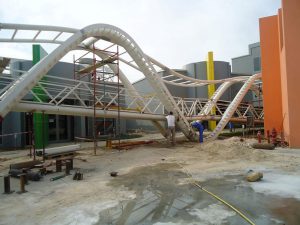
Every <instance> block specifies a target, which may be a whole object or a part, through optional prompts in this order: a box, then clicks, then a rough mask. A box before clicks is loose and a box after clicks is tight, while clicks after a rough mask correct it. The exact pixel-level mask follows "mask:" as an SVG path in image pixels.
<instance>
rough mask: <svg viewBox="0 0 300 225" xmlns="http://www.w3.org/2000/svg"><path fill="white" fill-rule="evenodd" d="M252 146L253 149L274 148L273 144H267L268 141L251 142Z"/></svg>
mask: <svg viewBox="0 0 300 225" xmlns="http://www.w3.org/2000/svg"><path fill="white" fill-rule="evenodd" d="M251 146H252V148H255V149H267V150H274V148H275V145H274V144H269V143H253V144H252V145H251Z"/></svg>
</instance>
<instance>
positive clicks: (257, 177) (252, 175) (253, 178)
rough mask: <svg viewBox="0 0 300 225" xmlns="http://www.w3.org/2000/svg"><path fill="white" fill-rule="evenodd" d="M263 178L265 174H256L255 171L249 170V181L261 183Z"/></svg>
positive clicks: (247, 177)
mask: <svg viewBox="0 0 300 225" xmlns="http://www.w3.org/2000/svg"><path fill="white" fill-rule="evenodd" d="M262 178H263V173H261V172H255V171H253V170H249V171H248V173H247V176H246V179H247V181H249V182H256V181H260V180H261V179H262Z"/></svg>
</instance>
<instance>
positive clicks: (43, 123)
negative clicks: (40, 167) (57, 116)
mask: <svg viewBox="0 0 300 225" xmlns="http://www.w3.org/2000/svg"><path fill="white" fill-rule="evenodd" d="M42 116H43V118H42V138H43V142H42V143H43V161H45V138H46V137H45V111H43V113H42Z"/></svg>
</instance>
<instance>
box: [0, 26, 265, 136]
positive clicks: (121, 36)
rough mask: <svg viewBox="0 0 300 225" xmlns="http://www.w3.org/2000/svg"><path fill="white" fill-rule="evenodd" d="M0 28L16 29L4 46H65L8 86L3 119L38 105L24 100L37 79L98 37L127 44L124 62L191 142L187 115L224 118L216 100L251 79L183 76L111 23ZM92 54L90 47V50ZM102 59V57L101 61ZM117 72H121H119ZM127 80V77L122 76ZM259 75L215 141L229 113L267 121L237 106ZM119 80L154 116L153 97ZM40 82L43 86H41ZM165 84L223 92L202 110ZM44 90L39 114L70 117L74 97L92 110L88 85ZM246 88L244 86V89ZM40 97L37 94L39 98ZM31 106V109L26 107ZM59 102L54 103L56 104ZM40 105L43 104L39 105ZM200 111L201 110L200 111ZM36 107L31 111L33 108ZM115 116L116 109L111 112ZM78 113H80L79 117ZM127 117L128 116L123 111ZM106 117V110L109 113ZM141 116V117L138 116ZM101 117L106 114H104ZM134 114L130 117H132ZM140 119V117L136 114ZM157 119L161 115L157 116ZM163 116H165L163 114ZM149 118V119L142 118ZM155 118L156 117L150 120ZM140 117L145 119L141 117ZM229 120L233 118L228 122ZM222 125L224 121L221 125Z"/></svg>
mask: <svg viewBox="0 0 300 225" xmlns="http://www.w3.org/2000/svg"><path fill="white" fill-rule="evenodd" d="M0 29H12V30H14V32H13V35H12V37H11V38H10V39H1V38H0V42H1V41H2V42H3V41H5V42H32V43H35V42H43V43H55V44H61V45H59V46H58V47H57V48H56V49H55V50H54V51H53V52H52V53H50V54H49V55H48V56H47V57H45V58H44V59H42V60H41V61H40V62H39V63H38V64H36V65H35V66H34V67H33V68H32V69H30V70H29V71H28V72H27V73H25V74H24V75H23V76H21V77H20V78H19V79H18V80H16V81H15V82H13V83H10V84H9V85H7V86H6V87H5V88H3V89H2V90H1V92H0V94H1V93H2V95H1V97H0V99H1V101H0V116H1V117H4V116H5V115H6V114H7V113H8V112H9V111H11V110H20V109H23V110H29V108H28V107H29V106H30V107H33V105H32V104H33V103H24V102H22V103H20V104H18V102H20V101H21V99H22V98H23V97H24V96H25V95H26V94H27V93H28V92H30V91H31V89H32V88H33V87H34V86H35V85H36V84H38V81H39V80H40V79H41V78H42V76H43V75H44V74H46V73H47V72H48V71H49V69H50V68H52V67H53V66H54V64H56V63H57V62H58V61H59V60H60V59H61V58H62V57H63V56H64V55H65V54H66V53H68V52H69V51H71V50H74V49H78V46H80V48H89V46H88V44H87V45H83V44H82V41H84V40H85V39H87V38H89V37H94V38H93V39H92V40H91V41H90V42H88V43H93V42H96V41H97V40H98V39H104V40H106V41H109V42H111V43H113V44H117V45H120V46H122V47H123V48H124V49H125V52H124V53H127V54H128V55H130V57H131V58H132V60H130V61H128V60H123V59H121V58H120V60H121V61H123V62H125V63H127V64H128V65H130V66H132V67H133V68H135V69H137V70H140V71H141V72H142V73H143V74H144V75H145V77H146V79H147V80H148V82H149V83H150V85H151V86H152V88H153V89H154V90H155V92H156V96H157V97H158V98H159V103H158V104H157V105H158V106H157V107H156V109H157V108H159V106H163V107H164V108H166V109H167V110H168V111H173V112H174V114H175V116H177V117H178V118H179V122H178V125H179V127H180V129H181V130H182V132H183V133H184V134H185V136H186V137H188V138H189V139H194V137H195V133H194V131H193V130H192V129H191V127H190V125H189V123H188V119H187V118H188V116H189V115H190V116H192V115H195V113H196V111H197V110H199V109H201V115H200V116H202V115H207V114H208V112H209V111H210V110H211V108H212V107H213V106H216V108H217V110H218V112H220V114H221V115H222V114H223V111H222V108H221V107H220V106H219V105H215V103H216V102H217V100H218V99H219V98H220V96H221V95H222V94H223V93H224V91H225V90H226V89H227V88H228V87H229V86H230V85H231V84H232V83H235V82H244V81H245V79H248V77H245V76H241V77H234V78H227V79H221V80H213V81H207V80H198V79H194V78H191V77H187V76H184V75H182V74H180V73H178V72H176V71H174V70H171V69H170V68H168V67H166V66H165V65H163V64H161V63H160V62H158V61H156V60H155V59H153V58H151V57H150V56H147V55H146V54H144V53H143V52H142V50H141V49H140V47H139V46H138V45H137V44H136V42H135V41H134V40H133V39H132V38H131V37H130V36H129V35H128V34H127V33H125V32H124V31H122V30H121V29H119V28H117V27H114V26H111V25H107V24H94V25H90V26H88V27H85V28H83V29H81V30H77V29H72V28H63V27H55V26H39V25H19V24H0ZM19 30H32V31H33V32H36V33H35V35H33V37H32V38H31V39H19V38H16V37H15V36H16V34H17V32H18V31H19ZM41 31H56V32H58V34H57V35H56V36H55V37H54V38H52V39H51V38H49V39H43V40H41V39H38V37H39V35H40V33H41ZM63 33H71V34H72V36H71V37H69V38H68V39H67V40H66V41H63V42H62V41H58V40H57V39H58V37H60V36H61V35H62V34H63ZM90 50H91V49H90ZM98 55H99V56H100V57H101V55H100V54H99V53H98ZM101 58H103V55H102V57H101ZM131 62H135V64H136V65H134V64H132V63H131ZM154 65H155V66H158V67H159V68H161V69H163V70H165V71H167V72H169V73H170V75H169V76H167V77H164V78H161V77H160V76H159V75H158V74H157V72H156V70H155V68H154ZM115 70H116V68H114V70H113V71H115ZM115 73H116V72H115ZM121 77H122V78H121ZM166 78H171V79H170V80H166ZM259 78H260V76H256V75H255V76H252V77H250V78H249V79H248V80H247V81H246V83H245V84H244V86H243V87H242V89H241V90H240V92H239V93H238V95H237V96H236V98H235V99H234V101H233V102H232V104H231V105H230V107H229V108H227V110H226V111H225V113H224V115H223V118H222V120H221V121H220V122H219V124H218V126H217V128H218V129H217V128H216V129H217V130H215V131H214V132H213V133H212V135H211V136H212V137H216V136H217V135H218V133H219V132H220V131H221V130H222V129H223V128H224V126H225V125H226V123H225V125H224V126H223V123H224V122H223V121H228V115H230V117H231V116H232V115H233V112H235V111H236V112H237V114H238V115H240V117H245V116H246V114H247V113H249V112H251V113H253V114H254V115H256V116H257V117H260V118H262V117H263V112H255V109H254V108H253V107H252V108H251V107H247V109H246V110H244V111H240V109H238V108H237V107H238V105H239V103H240V101H241V100H242V97H241V96H242V95H243V96H244V95H245V94H246V92H247V91H248V90H249V89H253V90H254V91H255V92H256V93H258V92H257V90H258V88H257V86H255V84H254V81H255V80H257V79H259ZM120 79H121V81H122V83H123V84H124V85H125V86H126V88H127V89H129V93H130V95H131V96H135V97H133V102H134V103H136V104H137V105H138V106H139V107H140V108H141V112H142V113H145V112H146V113H148V112H149V113H153V112H151V111H149V108H148V105H149V104H150V102H151V101H153V98H150V100H149V99H148V101H146V102H145V101H144V98H141V97H140V95H139V93H137V92H136V90H135V89H134V87H133V86H132V84H131V83H130V82H129V81H128V79H127V78H126V76H125V75H124V74H123V73H120ZM249 80H250V81H251V85H250V86H249V82H250V81H249ZM40 83H41V82H40ZM164 83H168V84H172V85H176V86H182V87H196V86H203V85H207V84H217V83H223V84H222V85H221V88H220V89H218V90H217V92H216V93H215V94H214V96H213V98H212V99H211V100H210V101H209V102H207V103H206V105H205V106H204V107H203V106H202V103H201V101H200V100H198V99H196V100H194V101H189V100H186V99H185V100H180V99H177V100H176V98H173V97H172V95H171V94H170V92H169V90H168V89H167V88H166V86H165V85H164ZM39 85H40V87H41V88H42V89H43V90H44V92H45V93H46V94H47V95H48V96H49V97H50V99H51V101H50V102H49V103H50V104H42V103H39V104H35V106H34V107H35V109H36V110H42V111H47V112H48V110H49V111H51V112H53V113H57V112H59V111H60V112H61V113H64V114H68V113H71V111H72V108H74V107H70V106H69V109H67V107H64V106H61V103H62V102H63V100H64V99H67V98H68V97H69V96H71V95H72V96H75V98H76V99H77V100H79V102H80V103H81V105H82V107H83V108H87V105H86V104H85V103H84V100H83V99H82V97H81V96H79V95H77V94H76V91H75V90H77V89H86V90H88V91H89V92H91V90H90V89H89V87H88V85H87V84H85V83H81V84H77V86H72V87H71V86H70V87H64V88H63V89H61V90H60V92H59V93H56V95H53V96H52V95H51V94H50V91H49V90H48V89H45V88H43V85H41V84H39ZM245 86H246V87H247V88H244V87H245ZM31 94H32V95H34V93H33V92H32V91H31ZM109 97H110V98H111V103H113V102H115V99H116V97H117V95H116V94H109ZM36 98H38V96H36ZM97 103H100V104H102V102H101V97H97ZM26 104H27V105H26ZM53 104H54V105H53ZM38 105H39V106H38ZM199 107H200V108H199ZM83 108H77V109H78V113H79V111H80V110H83ZM31 109H32V108H31ZM110 112H111V111H110ZM80 113H83V114H82V115H87V114H88V113H84V112H80ZM80 113H79V114H80ZM124 113H126V112H124ZM104 114H105V112H104ZM135 114H137V113H135ZM100 115H101V113H100ZM128 116H129V115H128ZM135 116H136V115H135ZM152 116H157V115H152ZM160 116H161V115H160ZM141 117H143V118H145V116H141ZM150 117H151V116H150ZM150 117H149V115H147V118H148V119H150V120H151V118H150ZM139 118H140V117H139ZM229 119H230V118H229ZM153 121H154V123H156V121H157V118H156V117H155V118H153ZM221 122H222V123H221Z"/></svg>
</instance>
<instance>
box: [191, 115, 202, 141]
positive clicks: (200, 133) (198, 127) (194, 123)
mask: <svg viewBox="0 0 300 225" xmlns="http://www.w3.org/2000/svg"><path fill="white" fill-rule="evenodd" d="M191 125H192V127H194V128H196V129H197V130H198V131H199V142H200V143H203V131H204V127H203V125H202V123H201V121H200V120H196V121H194V122H192V123H191Z"/></svg>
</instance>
